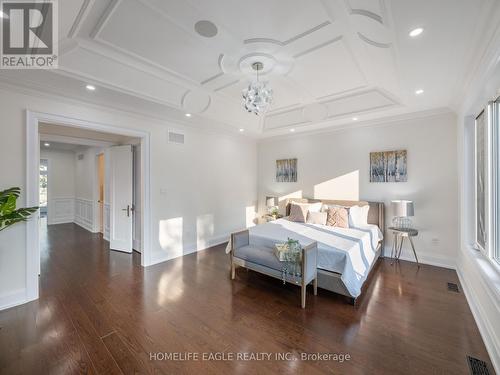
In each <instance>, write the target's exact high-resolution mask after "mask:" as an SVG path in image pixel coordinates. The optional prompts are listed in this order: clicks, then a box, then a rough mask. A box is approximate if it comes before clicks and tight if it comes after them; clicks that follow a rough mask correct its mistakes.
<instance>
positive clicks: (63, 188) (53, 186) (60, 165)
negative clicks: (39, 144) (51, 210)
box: [40, 149, 75, 198]
mask: <svg viewBox="0 0 500 375" xmlns="http://www.w3.org/2000/svg"><path fill="white" fill-rule="evenodd" d="M40 159H48V160H49V164H50V165H49V167H50V170H49V178H50V181H49V185H48V190H49V192H48V193H49V197H54V198H61V197H62V198H64V197H69V198H72V197H74V196H75V163H74V160H75V153H74V152H73V151H63V150H51V149H42V150H40Z"/></svg>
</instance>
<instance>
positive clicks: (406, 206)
mask: <svg viewBox="0 0 500 375" xmlns="http://www.w3.org/2000/svg"><path fill="white" fill-rule="evenodd" d="M391 206H392V210H393V212H394V216H396V217H408V216H413V215H414V209H413V202H412V201H405V200H396V201H392V202H391Z"/></svg>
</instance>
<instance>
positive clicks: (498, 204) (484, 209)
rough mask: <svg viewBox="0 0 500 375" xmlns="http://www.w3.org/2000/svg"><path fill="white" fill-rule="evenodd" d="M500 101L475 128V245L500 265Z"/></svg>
mask: <svg viewBox="0 0 500 375" xmlns="http://www.w3.org/2000/svg"><path fill="white" fill-rule="evenodd" d="M499 161H500V98H497V99H496V100H495V101H492V102H490V103H489V104H488V107H487V109H486V110H485V111H483V112H481V113H480V114H479V116H477V117H476V121H475V125H474V172H475V173H474V184H475V195H474V198H475V233H474V235H475V246H476V248H477V249H479V250H481V251H483V252H484V254H485V255H486V256H488V257H489V258H490V259H494V260H495V261H496V262H498V263H500V170H499Z"/></svg>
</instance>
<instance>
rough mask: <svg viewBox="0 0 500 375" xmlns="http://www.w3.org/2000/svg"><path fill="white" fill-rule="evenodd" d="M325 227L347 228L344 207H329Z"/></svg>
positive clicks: (347, 219) (346, 216)
mask: <svg viewBox="0 0 500 375" xmlns="http://www.w3.org/2000/svg"><path fill="white" fill-rule="evenodd" d="M326 225H329V226H331V227H339V228H349V215H348V214H347V210H346V209H345V208H344V207H339V206H336V207H335V206H331V207H329V208H328V218H327V220H326Z"/></svg>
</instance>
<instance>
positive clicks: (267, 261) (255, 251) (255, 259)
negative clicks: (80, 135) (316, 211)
mask: <svg viewBox="0 0 500 375" xmlns="http://www.w3.org/2000/svg"><path fill="white" fill-rule="evenodd" d="M230 257H231V279H234V277H235V269H236V266H240V267H244V268H247V269H250V270H252V271H256V272H259V273H263V274H265V275H268V276H271V277H274V278H277V279H280V280H283V266H284V262H281V261H279V260H278V258H277V257H276V255H275V254H274V248H273V247H271V246H265V245H260V244H259V245H255V244H251V243H250V235H249V232H248V230H244V231H241V232H237V233H233V234H232V235H231V251H230ZM317 258H318V244H317V243H316V242H313V243H311V244H309V245H307V246H305V247H303V248H302V262H301V272H300V276H296V277H295V276H292V275H285V281H286V282H289V283H292V284H296V285H297V284H298V285H300V286H301V289H302V290H301V306H302V308H305V306H306V289H307V288H306V287H307V285H308V284H309V283H310V282H311V281H312V282H313V286H314V295H316V294H317V293H318V278H317Z"/></svg>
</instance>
